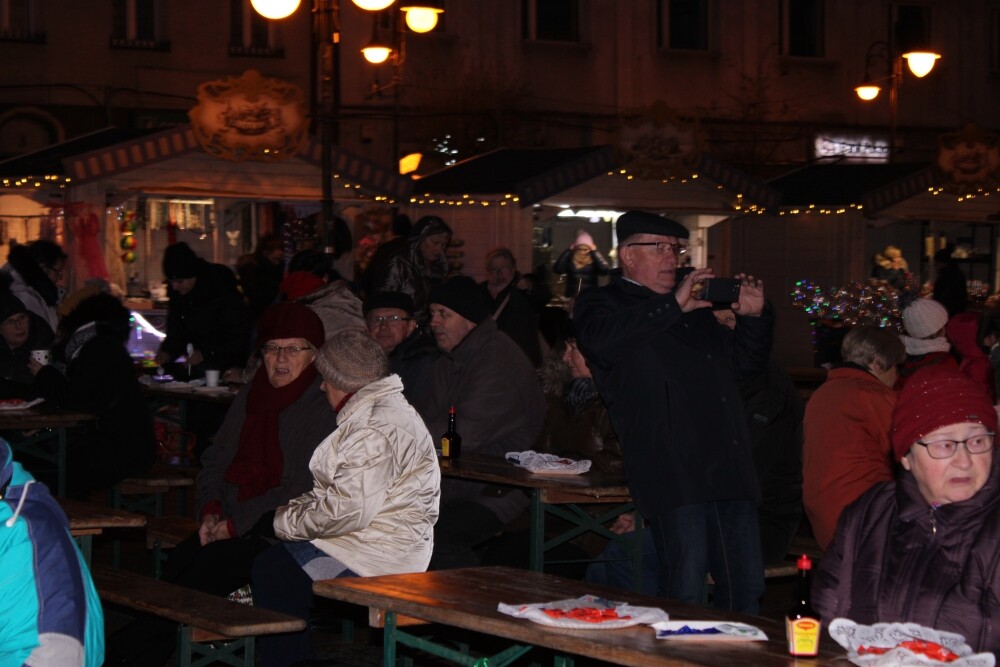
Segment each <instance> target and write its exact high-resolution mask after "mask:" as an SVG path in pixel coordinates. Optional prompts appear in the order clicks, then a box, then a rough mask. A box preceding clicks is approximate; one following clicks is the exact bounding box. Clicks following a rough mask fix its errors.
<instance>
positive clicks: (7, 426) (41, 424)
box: [0, 404, 96, 496]
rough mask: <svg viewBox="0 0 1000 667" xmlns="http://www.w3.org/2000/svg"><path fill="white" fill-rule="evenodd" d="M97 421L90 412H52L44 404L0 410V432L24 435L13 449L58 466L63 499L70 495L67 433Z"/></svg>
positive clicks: (59, 490)
mask: <svg viewBox="0 0 1000 667" xmlns="http://www.w3.org/2000/svg"><path fill="white" fill-rule="evenodd" d="M94 419H96V417H94V415H92V414H89V413H86V412H70V411H68V410H55V409H49V408H46V407H44V404H42V405H39V406H36V407H32V408H27V409H25V410H0V431H6V432H9V431H21V432H23V434H24V435H23V437H21V438H20V439H18V440H10V442H9V444H10V446H11V448H13V450H14V451H15V452H23V453H25V454H28V455H30V456H33V457H35V458H37V459H41V460H43V461H48V462H50V463H54V464H55V466H56V474H57V476H58V481H57V483H56V495H59V496H63V495H65V494H66V445H67V442H68V440H67V436H66V432H67V430H68V429H70V428H73V427H75V426H79V425H80V424H84V423H86V422H89V421H93V420H94Z"/></svg>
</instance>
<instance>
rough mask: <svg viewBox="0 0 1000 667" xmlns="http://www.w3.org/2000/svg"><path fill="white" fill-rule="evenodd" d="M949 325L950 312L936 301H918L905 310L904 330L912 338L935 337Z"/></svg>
mask: <svg viewBox="0 0 1000 667" xmlns="http://www.w3.org/2000/svg"><path fill="white" fill-rule="evenodd" d="M947 323H948V311H947V310H946V309H945V307H944V306H942V305H941V304H940V303H938V302H937V301H935V300H934V299H917V300H916V301H914V302H913V303H911V304H910V305H909V306H907V307H906V308H905V309H904V310H903V328H904V329H906V333H907V334H909V335H910V337H911V338H927V337H928V336H933V335H934V334H936V333H937V332H938V331H941V329H943V328H944V325H945V324H947Z"/></svg>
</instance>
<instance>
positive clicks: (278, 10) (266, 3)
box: [250, 0, 300, 19]
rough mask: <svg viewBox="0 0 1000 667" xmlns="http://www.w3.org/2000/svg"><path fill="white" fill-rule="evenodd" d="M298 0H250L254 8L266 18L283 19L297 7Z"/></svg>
mask: <svg viewBox="0 0 1000 667" xmlns="http://www.w3.org/2000/svg"><path fill="white" fill-rule="evenodd" d="M299 2H300V0H250V4H251V5H252V6H253V8H254V10H255V11H256V12H257V13H258V14H260V15H261V16H263V17H264V18H266V19H283V18H287V17H289V16H291V15H292V12H294V11H295V10H296V9H298V8H299Z"/></svg>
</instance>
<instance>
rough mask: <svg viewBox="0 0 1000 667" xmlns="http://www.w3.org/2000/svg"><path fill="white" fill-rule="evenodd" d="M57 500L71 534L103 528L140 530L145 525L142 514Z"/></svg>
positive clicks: (62, 499)
mask: <svg viewBox="0 0 1000 667" xmlns="http://www.w3.org/2000/svg"><path fill="white" fill-rule="evenodd" d="M58 500H59V505H60V506H61V507H62V508H63V511H64V512H66V517H67V518H68V519H69V529H70V531H71V532H72V531H81V530H94V529H100V530H103V529H105V528H142V527H143V526H145V525H146V516H145V515H143V514H136V513H134V512H126V511H125V510H118V509H114V508H113V507H105V506H104V505H96V504H94V503H88V502H84V501H82V500H73V499H72V498H59V499H58Z"/></svg>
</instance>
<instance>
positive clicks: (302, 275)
mask: <svg viewBox="0 0 1000 667" xmlns="http://www.w3.org/2000/svg"><path fill="white" fill-rule="evenodd" d="M325 284H326V283H324V282H323V279H322V278H320V277H319V276H317V275H316V274H315V273H313V272H312V271H292V272H291V273H289V274H288V275H287V276H285V277H284V279H283V280H282V281H281V286H280V287H279V288H278V289H279V291H280V292H281V293H282V294H284V295H285V296H286V297H287V298H288V300H289V301H295V300H296V299H301V298H302V297H304V296H305V295H306V294H311V293H313V292H315V291H316V290H318V289H319V288H320V287H322V286H323V285H325Z"/></svg>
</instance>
